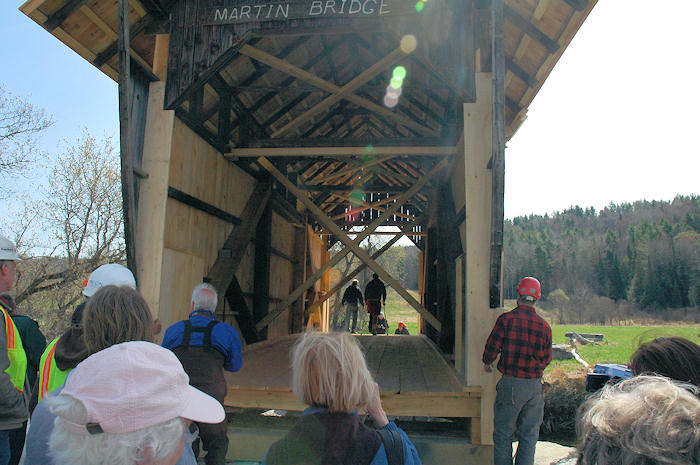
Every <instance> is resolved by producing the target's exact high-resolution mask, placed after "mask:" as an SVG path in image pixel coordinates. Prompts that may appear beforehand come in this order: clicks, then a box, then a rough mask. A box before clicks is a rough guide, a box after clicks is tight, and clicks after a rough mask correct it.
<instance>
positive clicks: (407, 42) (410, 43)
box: [400, 2, 423, 53]
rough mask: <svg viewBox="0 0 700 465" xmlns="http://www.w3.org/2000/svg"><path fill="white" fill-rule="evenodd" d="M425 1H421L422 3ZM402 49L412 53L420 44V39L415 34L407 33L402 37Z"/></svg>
mask: <svg viewBox="0 0 700 465" xmlns="http://www.w3.org/2000/svg"><path fill="white" fill-rule="evenodd" d="M422 3H423V2H421V4H422ZM400 46H401V50H402V51H403V52H404V53H412V52H413V51H414V50H415V49H416V47H417V46H418V40H417V39H416V36H414V35H413V34H406V35H405V36H403V37H402V38H401V45H400Z"/></svg>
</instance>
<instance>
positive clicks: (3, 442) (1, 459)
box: [0, 430, 12, 465]
mask: <svg viewBox="0 0 700 465" xmlns="http://www.w3.org/2000/svg"><path fill="white" fill-rule="evenodd" d="M11 432H12V430H4V431H0V465H7V464H8V463H10V433H11Z"/></svg>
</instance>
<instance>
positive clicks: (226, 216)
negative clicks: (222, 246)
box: [168, 186, 242, 226]
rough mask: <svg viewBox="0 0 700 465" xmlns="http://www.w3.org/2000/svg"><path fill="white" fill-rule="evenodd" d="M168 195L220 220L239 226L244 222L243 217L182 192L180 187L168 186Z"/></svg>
mask: <svg viewBox="0 0 700 465" xmlns="http://www.w3.org/2000/svg"><path fill="white" fill-rule="evenodd" d="M168 197H170V198H171V199H173V200H177V201H178V202H180V203H184V204H185V205H188V206H190V207H192V208H196V209H197V210H199V211H202V212H204V213H207V214H209V215H211V216H215V217H217V218H219V219H220V220H223V221H226V222H228V223H231V224H232V225H234V226H238V225H240V224H241V223H242V221H241V219H240V218H238V217H237V216H234V215H232V214H230V213H229V212H227V211H224V210H222V209H220V208H219V207H216V206H214V205H212V204H210V203H207V202H205V201H203V200H200V199H198V198H197V197H193V196H191V195H190V194H188V193H186V192H182V191H181V190H179V189H175V188H174V187H171V186H168Z"/></svg>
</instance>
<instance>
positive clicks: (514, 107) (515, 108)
mask: <svg viewBox="0 0 700 465" xmlns="http://www.w3.org/2000/svg"><path fill="white" fill-rule="evenodd" d="M506 106H507V107H508V108H510V111H512V112H513V113H514V114H516V115H517V114H518V113H520V110H522V109H523V108H522V107H521V106H520V104H519V103H518V102H516V101H515V100H513V99H512V98H510V97H508V96H507V95H506Z"/></svg>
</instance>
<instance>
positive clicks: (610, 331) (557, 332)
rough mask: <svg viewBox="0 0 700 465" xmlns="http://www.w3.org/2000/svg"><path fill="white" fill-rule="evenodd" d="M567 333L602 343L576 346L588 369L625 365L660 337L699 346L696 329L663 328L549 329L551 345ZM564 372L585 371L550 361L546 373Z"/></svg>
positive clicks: (699, 330) (564, 362)
mask: <svg viewBox="0 0 700 465" xmlns="http://www.w3.org/2000/svg"><path fill="white" fill-rule="evenodd" d="M569 331H576V332H577V333H600V334H603V335H604V339H603V342H600V343H595V344H588V345H585V346H583V345H582V346H579V347H578V349H577V351H578V353H579V355H581V357H582V358H583V359H584V360H585V361H586V362H588V363H589V364H590V365H591V366H592V365H595V364H596V363H622V364H625V363H628V362H629V360H630V356H631V355H632V354H633V353H634V351H635V350H636V349H637V347H638V346H639V344H641V343H643V342H646V341H649V340H652V339H654V338H657V337H661V336H681V337H684V338H687V339H690V340H691V341H693V342H695V343H697V344H700V326H698V325H690V326H681V325H665V326H583V325H552V339H553V341H554V343H555V344H562V343H565V342H568V338H567V337H566V336H565V335H564V334H565V333H567V332H569ZM559 368H561V369H563V370H565V371H585V368H584V367H583V366H582V365H581V364H579V363H578V362H576V361H575V360H554V361H553V362H552V363H551V365H549V367H548V368H547V372H546V373H549V372H552V371H554V370H556V369H559Z"/></svg>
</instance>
